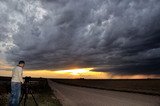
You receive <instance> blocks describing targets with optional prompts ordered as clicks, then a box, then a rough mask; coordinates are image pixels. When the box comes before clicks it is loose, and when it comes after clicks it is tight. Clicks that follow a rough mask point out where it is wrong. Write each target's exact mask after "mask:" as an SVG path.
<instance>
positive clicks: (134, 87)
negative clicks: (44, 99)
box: [52, 79, 160, 95]
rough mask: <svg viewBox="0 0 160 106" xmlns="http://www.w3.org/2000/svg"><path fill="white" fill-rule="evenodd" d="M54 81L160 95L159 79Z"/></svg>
mask: <svg viewBox="0 0 160 106" xmlns="http://www.w3.org/2000/svg"><path fill="white" fill-rule="evenodd" d="M52 80H53V81H54V82H58V83H62V84H67V85H73V86H80V87H89V88H96V89H104V90H114V91H122V92H133V93H142V94H149V95H160V79H52Z"/></svg>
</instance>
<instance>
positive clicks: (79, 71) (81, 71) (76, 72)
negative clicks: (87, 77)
mask: <svg viewBox="0 0 160 106" xmlns="http://www.w3.org/2000/svg"><path fill="white" fill-rule="evenodd" d="M92 69H93V68H82V69H70V70H60V71H55V73H68V74H71V75H81V74H84V73H87V72H89V71H90V70H92Z"/></svg>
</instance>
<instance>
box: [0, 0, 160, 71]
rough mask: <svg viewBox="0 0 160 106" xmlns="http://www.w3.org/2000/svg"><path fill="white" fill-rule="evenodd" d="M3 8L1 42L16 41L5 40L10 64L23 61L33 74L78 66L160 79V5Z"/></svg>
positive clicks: (113, 0)
mask: <svg viewBox="0 0 160 106" xmlns="http://www.w3.org/2000/svg"><path fill="white" fill-rule="evenodd" d="M0 3H1V7H2V6H3V8H2V9H1V10H3V11H2V12H1V13H0V16H1V18H0V22H1V26H0V31H1V35H0V38H1V39H10V40H9V42H7V41H8V40H7V41H5V40H3V43H4V42H7V44H9V43H10V46H9V48H8V49H7V51H6V57H7V61H8V62H9V63H12V62H18V61H19V60H20V59H23V60H25V61H26V63H27V65H26V68H28V69H62V68H69V67H71V66H77V67H97V68H96V69H94V71H106V72H108V71H109V72H112V73H115V74H160V67H159V64H160V61H159V58H160V20H159V19H160V1H158V0H152V1H149V0H134V1H132V0H123V1H120V0H102V1H101V2H100V1H99V0H69V1H68V0H47V1H44V0H41V1H38V0H33V1H32V0H27V1H23V0H22V1H21V0H20V2H18V1H1V2H0ZM3 20H4V21H5V22H6V23H7V24H6V23H5V22H4V21H3ZM9 34H10V37H8V36H7V35H9ZM11 38H12V39H11ZM5 47H8V45H6V46H5Z"/></svg>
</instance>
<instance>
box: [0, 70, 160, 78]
mask: <svg viewBox="0 0 160 106" xmlns="http://www.w3.org/2000/svg"><path fill="white" fill-rule="evenodd" d="M92 69H93V68H79V69H68V70H57V71H52V70H24V71H23V77H25V76H31V77H36V78H38V77H43V78H68V79H70V78H71V79H75V78H85V79H146V78H160V76H159V75H113V74H112V73H109V72H96V71H91V70H92ZM11 74H12V71H11V70H10V71H5V70H1V71H0V76H9V77H11Z"/></svg>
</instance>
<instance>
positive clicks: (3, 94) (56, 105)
mask: <svg viewBox="0 0 160 106" xmlns="http://www.w3.org/2000/svg"><path fill="white" fill-rule="evenodd" d="M30 89H31V90H32V93H33V95H34V97H35V99H36V101H37V103H38V106H61V104H60V102H59V101H58V99H56V97H55V95H54V94H53V91H52V90H51V88H50V87H49V85H48V82H47V79H44V78H38V79H31V81H30ZM9 92H10V80H7V81H4V80H3V81H0V106H7V104H8V100H9V96H10V93H9ZM21 106H24V98H23V100H22V101H21ZM26 106H36V105H35V102H34V100H33V98H32V96H31V94H28V99H27V101H26Z"/></svg>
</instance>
